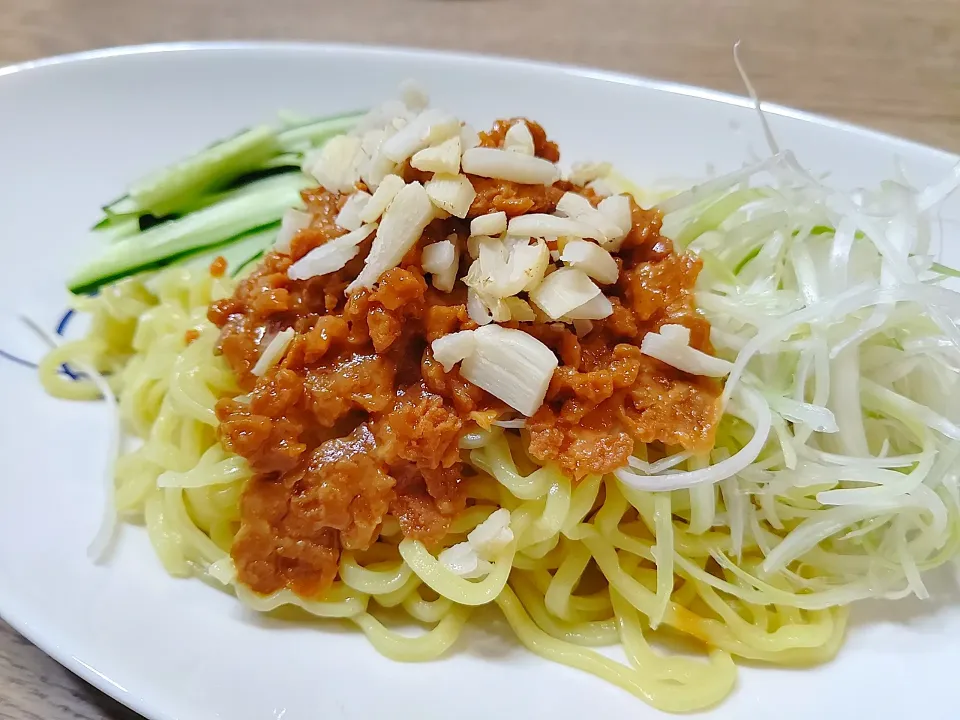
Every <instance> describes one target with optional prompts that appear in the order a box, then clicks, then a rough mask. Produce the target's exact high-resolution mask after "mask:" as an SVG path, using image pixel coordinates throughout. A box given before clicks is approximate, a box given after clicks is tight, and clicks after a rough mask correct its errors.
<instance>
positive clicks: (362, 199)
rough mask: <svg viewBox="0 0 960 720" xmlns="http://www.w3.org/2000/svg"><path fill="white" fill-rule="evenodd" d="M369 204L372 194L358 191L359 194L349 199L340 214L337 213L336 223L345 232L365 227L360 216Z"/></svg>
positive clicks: (356, 193) (354, 194)
mask: <svg viewBox="0 0 960 720" xmlns="http://www.w3.org/2000/svg"><path fill="white" fill-rule="evenodd" d="M369 202H370V193H368V192H364V191H363V190H357V192H355V193H353V194H352V195H350V196H349V197H348V198H347V201H346V202H345V203H344V204H343V207H342V208H340V212H338V213H337V219H336V220H335V222H336V223H337V225H339V226H340V227H342V228H343V229H344V230H359V229H360V226H361V225H363V220H361V219H360V214H361V213H362V212H363V210H364V208H366V207H367V203H369Z"/></svg>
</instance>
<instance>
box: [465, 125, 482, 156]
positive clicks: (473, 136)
mask: <svg viewBox="0 0 960 720" xmlns="http://www.w3.org/2000/svg"><path fill="white" fill-rule="evenodd" d="M479 144H480V136H479V135H478V134H477V131H476V130H475V129H474V128H473V126H472V125H470V124H468V123H464V124H463V125H462V126H461V127H460V146H461V147H462V148H463V149H464V150H469V149H470V148H475V147H477V146H478V145H479Z"/></svg>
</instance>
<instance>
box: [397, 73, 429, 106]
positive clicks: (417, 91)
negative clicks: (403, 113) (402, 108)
mask: <svg viewBox="0 0 960 720" xmlns="http://www.w3.org/2000/svg"><path fill="white" fill-rule="evenodd" d="M400 100H401V101H402V102H403V104H404V105H406V106H407V107H408V108H410V109H411V110H413V112H422V111H423V110H425V109H426V108H427V106H428V105H430V96H429V95H428V94H427V91H426V90H425V89H424V88H423V86H421V85H420V83H418V82H417V81H416V80H411V79H409V78H408V79H407V80H404V81H403V82H402V83H400Z"/></svg>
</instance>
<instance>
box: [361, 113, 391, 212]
mask: <svg viewBox="0 0 960 720" xmlns="http://www.w3.org/2000/svg"><path fill="white" fill-rule="evenodd" d="M395 132H396V130H394V128H393V126H388V127H387V128H386V129H383V130H371V131H370V132H368V133H366V134H364V136H363V145H362V147H363V152H364V154H365V155H366V157H367V158H368V159H367V160H366V161H364V162H363V163H362V164H361V166H360V179H361V180H363V182H364V183H365V184H366V185H367V187H368V188H370V189H371V190H377V189H378V188H379V187H380V183H381V182H383V179H384V178H385V177H387V176H388V175H390V174H391V173H393V172H394V170H395V169H396V163H395V162H393V160H391V159H390V158H388V157H387V156H386V155H384V154H383V153H382V152H381V150H380V148H381V147H382V145H383V142H384V140H386V139H387V138H389V137H391V136H393V134H394V133H395ZM374 219H376V218H374Z"/></svg>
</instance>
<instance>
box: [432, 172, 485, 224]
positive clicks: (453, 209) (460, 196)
mask: <svg viewBox="0 0 960 720" xmlns="http://www.w3.org/2000/svg"><path fill="white" fill-rule="evenodd" d="M426 187H427V195H428V196H429V198H430V200H431V201H432V202H433V204H434V205H436V206H437V207H438V208H440V209H441V210H445V211H446V212H448V213H450V214H451V215H454V216H456V217H458V218H465V217H466V216H467V213H468V212H469V210H470V205H472V204H473V199H474V198H475V197H476V196H477V193H476V191H475V190H474V189H473V185H471V184H470V181H469V180H468V179H467V176H466V175H446V174H444V173H437V174H436V175H434V176H433V179H431V180H428V181H427V186H426Z"/></svg>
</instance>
